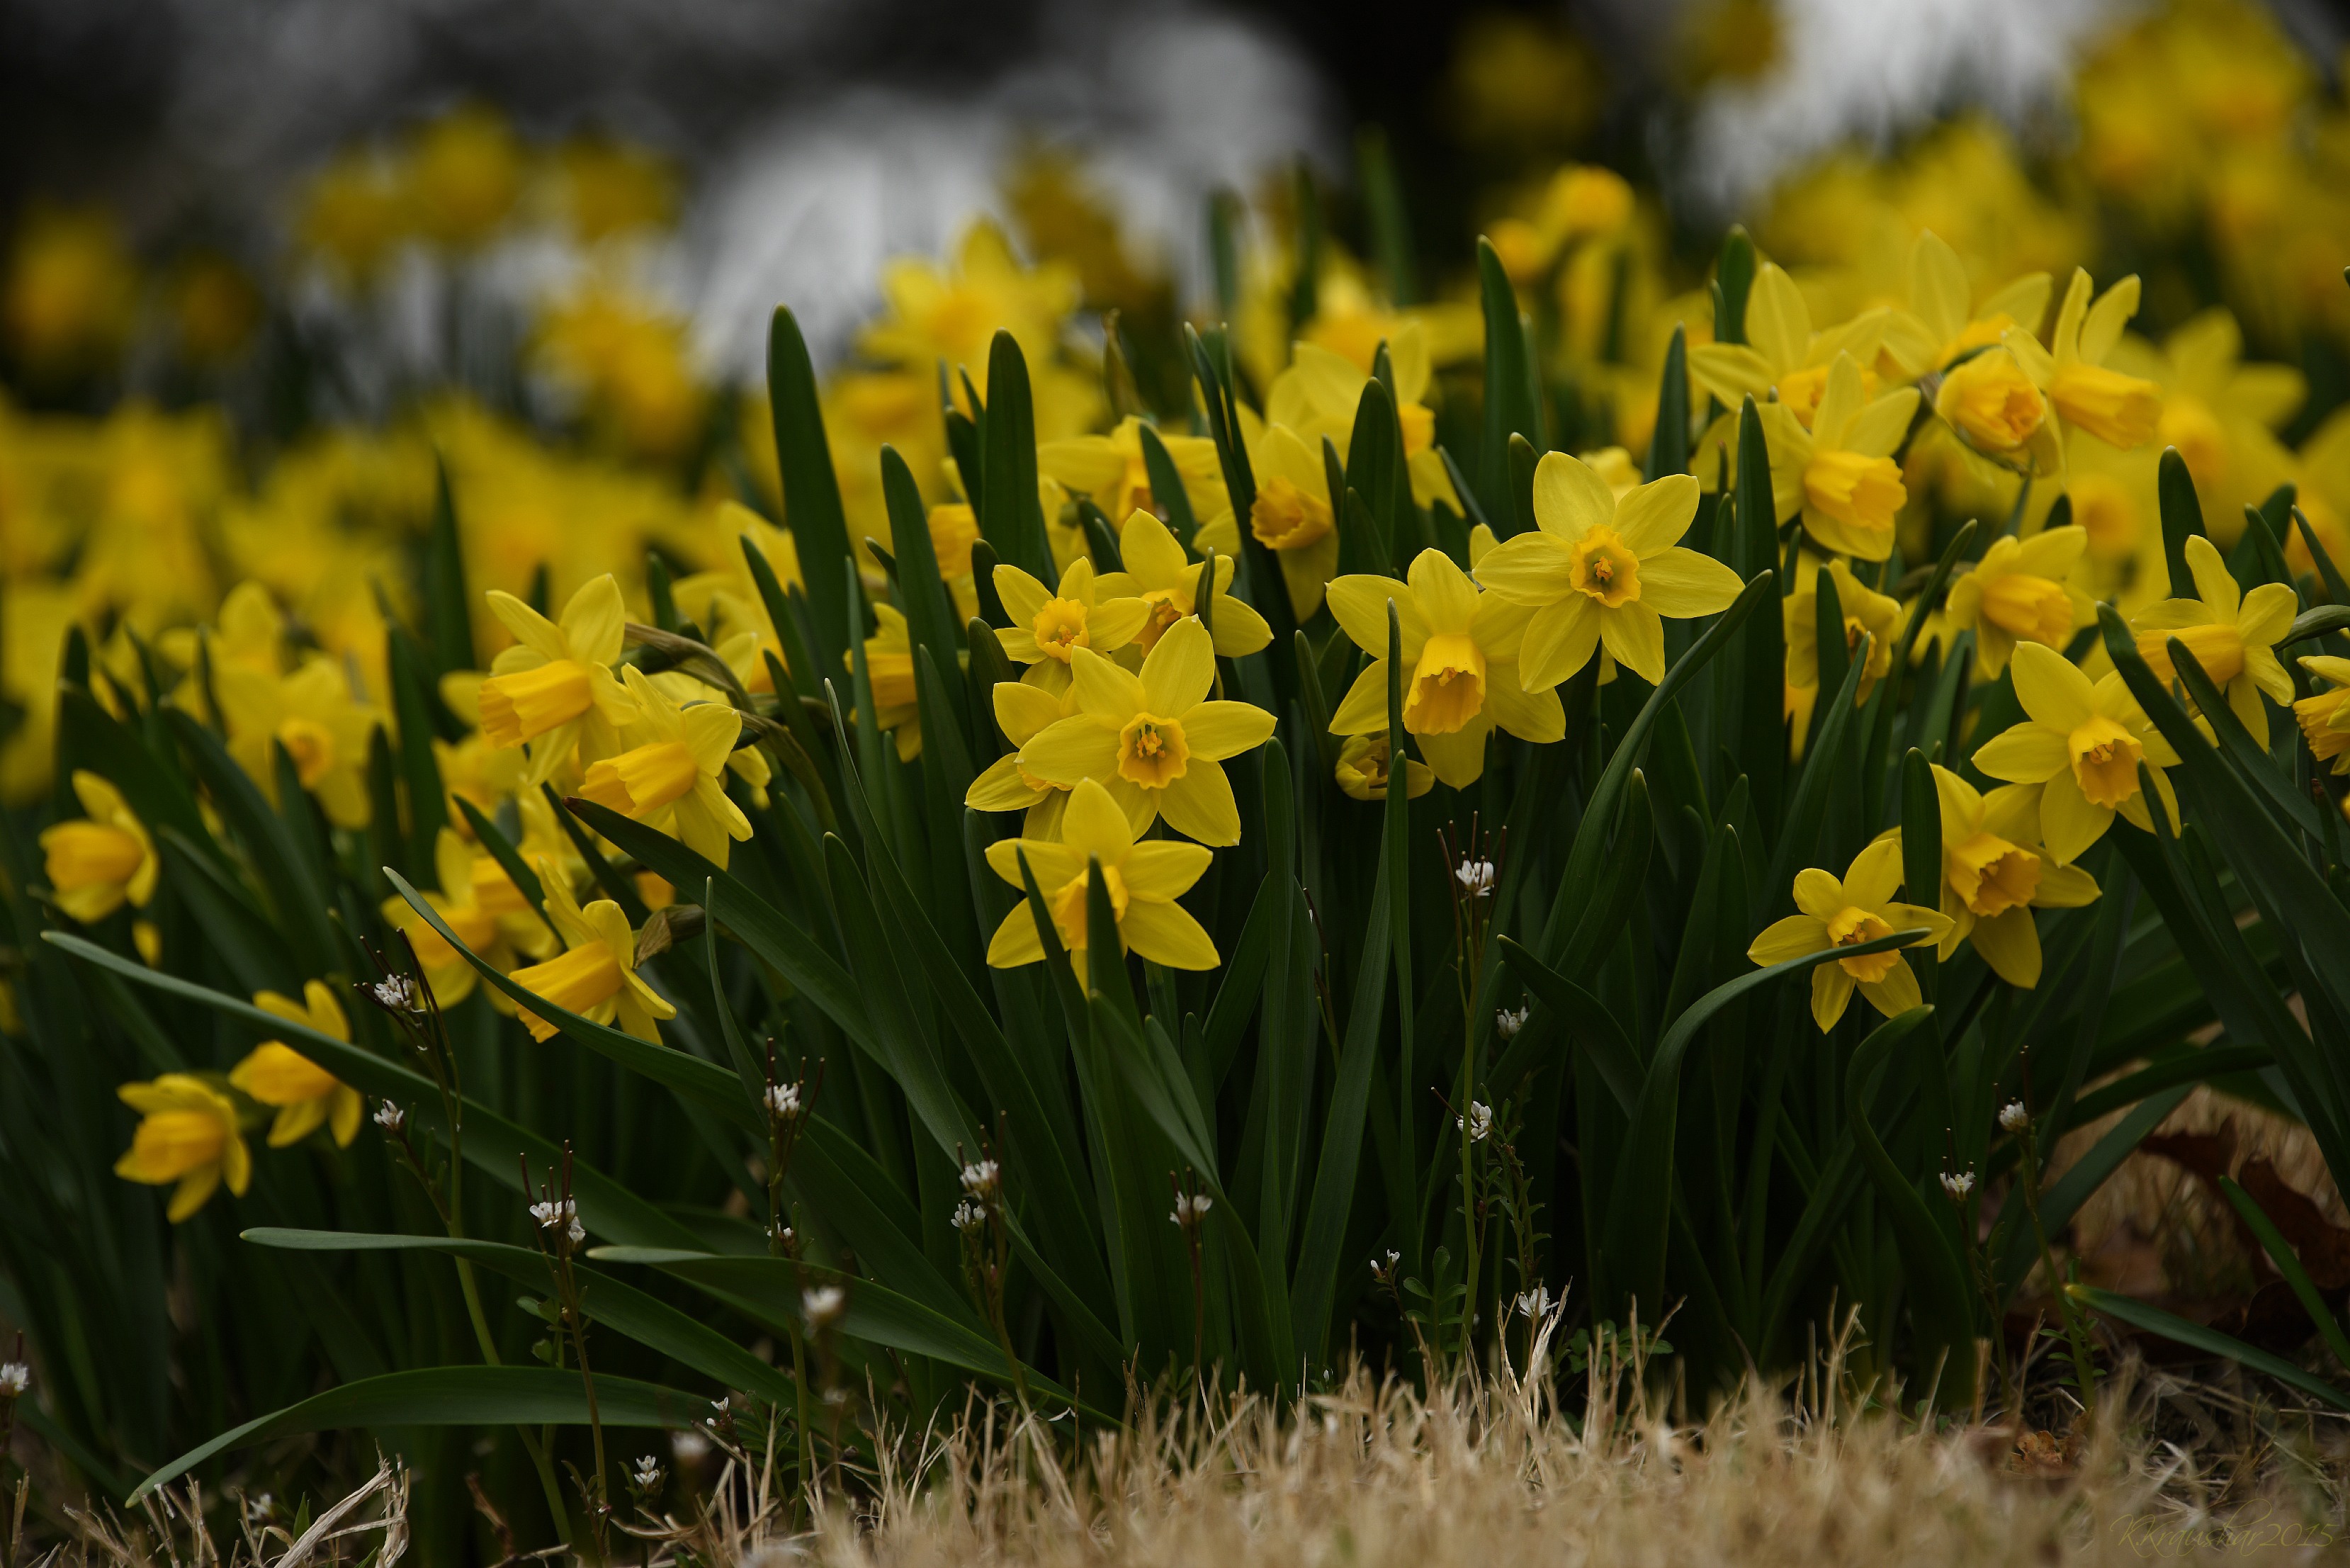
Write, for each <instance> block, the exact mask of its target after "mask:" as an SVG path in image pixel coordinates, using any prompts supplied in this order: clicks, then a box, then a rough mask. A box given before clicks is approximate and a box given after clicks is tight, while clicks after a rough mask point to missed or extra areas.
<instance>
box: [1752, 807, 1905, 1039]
mask: <svg viewBox="0 0 2350 1568" xmlns="http://www.w3.org/2000/svg"><path fill="white" fill-rule="evenodd" d="M1900 888H1901V846H1900V844H1899V843H1898V842H1897V841H1895V840H1892V839H1879V840H1877V842H1876V843H1874V844H1872V845H1870V846H1868V847H1867V848H1866V849H1863V850H1862V851H1861V852H1860V853H1859V854H1858V855H1856V856H1855V857H1853V862H1852V865H1851V866H1850V867H1848V868H1847V869H1846V872H1845V874H1844V877H1843V879H1842V880H1838V879H1837V878H1836V877H1833V876H1831V875H1829V874H1828V873H1827V872H1825V871H1823V870H1821V869H1819V868H1818V867H1805V868H1804V869H1803V870H1801V871H1798V872H1796V873H1795V908H1796V909H1797V910H1799V911H1800V913H1797V914H1793V915H1789V916H1788V917H1786V918H1785V919H1782V920H1776V921H1773V923H1772V924H1771V926H1770V927H1769V928H1768V929H1765V930H1764V931H1763V934H1762V935H1761V936H1759V937H1756V938H1755V939H1754V945H1753V946H1752V947H1751V948H1749V949H1747V950H1746V956H1747V957H1748V958H1750V959H1752V961H1754V962H1756V963H1758V964H1774V963H1784V962H1786V961H1788V960H1789V959H1799V958H1803V957H1804V956H1806V955H1807V954H1811V953H1816V952H1824V951H1825V950H1829V949H1831V948H1848V947H1858V946H1859V945H1860V944H1862V943H1863V942H1872V941H1875V940H1877V939H1878V938H1879V937H1889V936H1891V935H1893V934H1894V933H1895V932H1896V931H1907V930H1917V929H1923V930H1924V932H1925V933H1926V934H1925V935H1924V936H1922V937H1919V938H1918V940H1917V941H1916V942H1915V943H1913V944H1911V945H1913V946H1924V945H1925V944H1927V943H1929V942H1933V941H1938V940H1940V939H1941V938H1942V937H1943V935H1944V934H1945V933H1947V932H1948V931H1949V930H1950V918H1949V917H1948V916H1945V915H1943V914H1941V913H1940V912H1939V911H1938V910H1934V909H1923V908H1920V907H1919V906H1918V905H1916V904H1903V903H1897V902H1895V900H1894V898H1893V895H1894V894H1895V893H1897V892H1898V891H1899V890H1900ZM1855 990H1857V991H1858V992H1860V994H1861V995H1862V996H1864V997H1866V999H1867V1001H1868V1004H1869V1005H1870V1006H1871V1007H1874V1008H1875V1009H1877V1012H1881V1013H1883V1014H1885V1016H1886V1017H1887V1018H1892V1017H1895V1016H1897V1015H1898V1014H1900V1013H1903V1012H1908V1011H1909V1010H1910V1009H1911V1008H1913V1007H1915V1006H1917V1005H1918V1002H1919V1001H1920V1000H1921V997H1920V995H1919V992H1918V976H1917V974H1916V972H1915V971H1912V970H1911V969H1910V967H1909V961H1908V959H1905V958H1903V957H1902V956H1901V954H1900V952H1899V951H1898V950H1892V949H1888V950H1886V951H1884V952H1875V953H1865V954H1863V955H1862V956H1861V957H1859V958H1848V959H1837V960H1835V961H1834V962H1832V963H1823V964H1820V965H1818V966H1816V967H1815V968H1814V969H1813V971H1812V1019H1813V1022H1814V1023H1817V1024H1818V1025H1819V1026H1820V1032H1821V1033H1824V1034H1825V1033H1827V1032H1828V1031H1829V1030H1831V1029H1833V1028H1835V1025H1836V1020H1838V1019H1839V1018H1842V1017H1843V1016H1844V1010H1845V1008H1846V1005H1847V1004H1849V1003H1850V1002H1851V1001H1852V993H1853V992H1854V991H1855Z"/></svg>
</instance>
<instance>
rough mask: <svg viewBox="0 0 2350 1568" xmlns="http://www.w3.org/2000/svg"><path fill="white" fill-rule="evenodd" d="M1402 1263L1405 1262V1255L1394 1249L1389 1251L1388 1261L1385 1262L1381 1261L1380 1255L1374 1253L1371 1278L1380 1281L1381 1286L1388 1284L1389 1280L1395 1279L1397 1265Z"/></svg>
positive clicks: (1372, 1255)
mask: <svg viewBox="0 0 2350 1568" xmlns="http://www.w3.org/2000/svg"><path fill="white" fill-rule="evenodd" d="M1399 1262H1403V1254H1402V1253H1401V1252H1399V1251H1396V1250H1395V1249H1394V1248H1392V1247H1390V1248H1388V1255H1387V1260H1386V1261H1385V1262H1381V1261H1380V1259H1379V1255H1378V1253H1376V1252H1374V1253H1372V1254H1371V1278H1373V1279H1375V1280H1377V1281H1378V1282H1379V1283H1381V1284H1385V1283H1387V1282H1388V1280H1389V1279H1391V1278H1393V1277H1394V1274H1395V1270H1396V1265H1397V1264H1398V1263H1399Z"/></svg>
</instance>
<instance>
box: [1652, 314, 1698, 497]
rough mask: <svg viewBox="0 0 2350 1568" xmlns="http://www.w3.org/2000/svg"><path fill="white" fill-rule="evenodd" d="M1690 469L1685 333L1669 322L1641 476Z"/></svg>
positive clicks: (1684, 329)
mask: <svg viewBox="0 0 2350 1568" xmlns="http://www.w3.org/2000/svg"><path fill="white" fill-rule="evenodd" d="M1689 469H1690V399H1689V333H1688V330H1687V329H1686V328H1685V327H1682V326H1681V325H1680V323H1679V322H1675V323H1674V324H1673V340H1672V341H1671V342H1670V343H1669V344H1668V345H1667V346H1666V348H1665V373H1664V379H1663V380H1661V381H1659V383H1658V385H1657V422H1656V427H1655V428H1654V429H1653V430H1651V431H1649V432H1648V465H1647V469H1646V471H1645V473H1644V477H1646V478H1648V479H1652V480H1654V479H1662V478H1663V477H1664V476H1665V475H1667V474H1669V473H1687V472H1689Z"/></svg>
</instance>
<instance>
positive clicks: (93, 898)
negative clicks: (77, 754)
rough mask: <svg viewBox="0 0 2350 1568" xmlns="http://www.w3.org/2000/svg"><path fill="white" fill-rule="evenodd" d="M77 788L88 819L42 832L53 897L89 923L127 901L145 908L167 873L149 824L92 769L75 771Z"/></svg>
mask: <svg viewBox="0 0 2350 1568" xmlns="http://www.w3.org/2000/svg"><path fill="white" fill-rule="evenodd" d="M73 789H74V794H75V795H76V796H78V798H79V799H80V801H81V808H82V810H83V811H84V812H85V813H87V814H88V815H86V816H85V817H84V818H83V819H81V820H79V821H74V822H60V823H57V824H54V825H53V826H48V827H45V828H43V829H41V853H42V856H43V857H44V863H43V867H42V874H43V875H44V876H46V877H47V878H48V882H49V897H50V898H53V899H55V900H56V901H57V908H58V909H63V910H64V911H65V912H66V913H67V914H68V915H70V916H72V917H73V918H74V919H77V920H79V921H81V922H82V924H84V925H88V924H90V923H92V922H93V921H97V920H102V919H106V917H107V916H109V915H110V914H112V913H114V911H115V910H117V909H120V908H122V904H123V901H124V900H125V899H126V898H127V899H129V900H130V903H132V904H133V905H135V906H137V907H138V908H140V909H145V908H146V907H147V901H148V900H149V899H150V898H153V897H154V896H155V878H156V877H157V875H158V874H159V873H160V872H161V869H162V863H161V861H160V860H158V859H157V858H156V856H155V841H154V840H153V839H152V838H151V837H150V836H148V833H147V826H146V825H145V824H144V823H142V822H140V820H139V818H138V816H137V815H135V814H134V813H133V812H132V811H131V809H130V806H129V805H127V804H125V803H124V801H123V798H122V793H121V792H120V790H118V789H116V788H115V787H114V786H113V785H112V784H109V783H107V782H106V781H105V780H104V779H102V778H100V777H99V776H98V775H97V774H94V773H91V772H90V771H89V770H88V769H87V768H76V769H75V770H74V775H73Z"/></svg>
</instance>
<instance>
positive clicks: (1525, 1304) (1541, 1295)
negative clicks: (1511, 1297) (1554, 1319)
mask: <svg viewBox="0 0 2350 1568" xmlns="http://www.w3.org/2000/svg"><path fill="white" fill-rule="evenodd" d="M1554 1303H1555V1298H1554V1297H1553V1296H1552V1295H1551V1293H1550V1287H1549V1286H1548V1285H1536V1286H1535V1287H1534V1289H1532V1290H1530V1291H1520V1292H1519V1293H1518V1315H1519V1316H1520V1317H1523V1318H1531V1319H1533V1320H1534V1321H1535V1322H1537V1323H1539V1322H1540V1321H1542V1320H1543V1319H1544V1318H1546V1317H1548V1316H1549V1315H1550V1309H1551V1307H1552V1305H1553V1304H1554Z"/></svg>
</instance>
